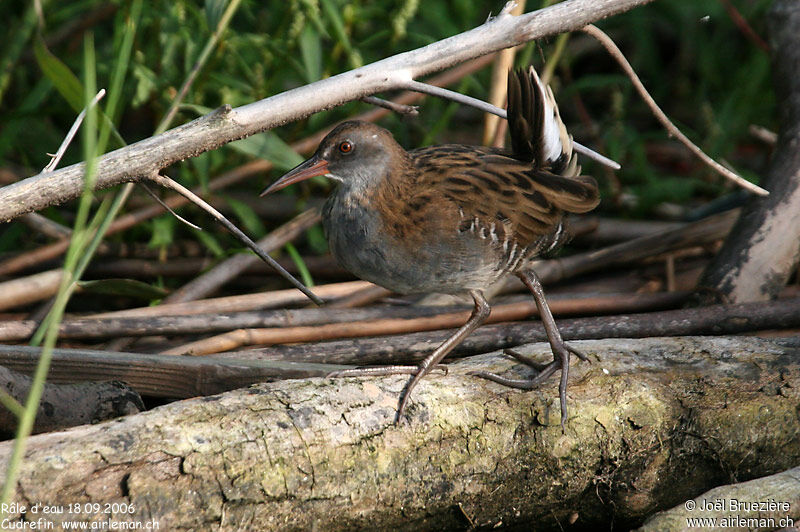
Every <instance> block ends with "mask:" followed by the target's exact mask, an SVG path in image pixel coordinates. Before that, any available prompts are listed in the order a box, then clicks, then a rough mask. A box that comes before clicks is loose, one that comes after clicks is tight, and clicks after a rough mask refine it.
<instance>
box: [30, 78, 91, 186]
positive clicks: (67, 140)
mask: <svg viewBox="0 0 800 532" xmlns="http://www.w3.org/2000/svg"><path fill="white" fill-rule="evenodd" d="M105 95H106V90H105V89H100V90H99V91H97V94H96V95H95V96H94V98H92V101H91V102H89V105H87V106H86V109H83V110H82V111H81V112H80V113H79V114H78V117H77V118H76V119H75V122H73V123H72V127H71V128H69V131H68V132H67V135H66V136H65V137H64V140H63V141H62V142H61V146H59V147H58V150H57V151H56V153H55V154H54V155H53V156H52V158H51V159H50V162H49V163H47V166H45V167H44V169H43V170H42V173H45V172H52V171H53V170H55V168H56V166H58V163H60V162H61V158H62V157H64V153H66V151H67V148H68V147H69V145H70V144H71V143H72V139H74V138H75V135H76V134H77V133H78V129H79V128H80V127H81V123H83V118H84V117H85V116H86V111H87V110H88V109H91V108H93V107H94V106H95V105H97V102H99V101H100V100H101V99H102V98H103V96H105Z"/></svg>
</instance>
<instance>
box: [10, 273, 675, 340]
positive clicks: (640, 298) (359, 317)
mask: <svg viewBox="0 0 800 532" xmlns="http://www.w3.org/2000/svg"><path fill="white" fill-rule="evenodd" d="M368 288H380V287H374V286H373V287H368ZM683 297H685V294H674V295H664V294H633V293H624V294H605V295H602V296H591V297H586V296H580V297H575V296H570V297H562V298H554V299H553V301H554V306H553V312H554V313H555V314H556V315H559V316H564V315H572V314H575V313H576V312H584V313H585V312H586V309H592V312H603V313H615V312H616V313H618V312H629V311H630V310H631V308H632V305H635V306H636V308H637V309H642V308H645V307H646V308H665V306H666V305H668V304H673V303H674V302H675V301H680V300H681V299H682V298H683ZM506 308H508V309H512V310H513V311H514V312H516V311H517V310H518V311H519V312H520V314H519V316H521V317H526V316H528V315H536V314H537V312H536V307H535V306H534V305H533V302H532V301H528V300H527V298H526V300H525V301H524V305H518V304H516V303H514V304H511V305H500V306H497V307H496V309H497V311H498V313H500V314H502V313H503V312H506V311H505V310H504V309H506ZM515 309H516V310H515ZM467 310H468V306H466V305H451V306H449V307H433V306H420V305H409V306H382V307H369V308H339V310H337V311H336V312H330V311H329V310H327V309H319V308H305V309H294V310H286V309H281V310H273V311H263V310H261V311H243V312H226V313H219V312H214V313H207V314H200V315H198V314H195V315H185V316H147V317H127V318H126V317H99V318H97V317H95V318H72V319H68V320H64V321H62V322H61V326H60V328H59V338H71V339H75V338H114V337H117V336H155V335H179V334H198V333H201V334H208V333H214V332H222V331H230V330H233V329H241V328H255V327H259V328H266V327H272V328H277V327H281V328H288V327H298V326H306V325H321V324H330V323H344V322H363V321H374V320H378V319H410V318H421V317H431V316H436V318H435V319H436V320H439V319H442V315H445V314H448V313H455V312H459V313H460V314H457V316H461V315H462V314H463V312H462V311H464V312H466V311H467ZM503 315H504V316H505V317H506V318H507V319H512V318H509V317H508V316H509V314H503ZM513 319H518V318H513ZM448 323H449V322H448ZM447 326H448V325H443V327H447ZM36 327H37V323H35V322H33V321H31V320H14V321H0V342H10V341H19V340H25V339H26V338H28V337H29V336H30V335H31V334H33V332H34V331H35V330H36ZM404 332H407V331H404ZM289 334H290V336H291V334H293V333H289Z"/></svg>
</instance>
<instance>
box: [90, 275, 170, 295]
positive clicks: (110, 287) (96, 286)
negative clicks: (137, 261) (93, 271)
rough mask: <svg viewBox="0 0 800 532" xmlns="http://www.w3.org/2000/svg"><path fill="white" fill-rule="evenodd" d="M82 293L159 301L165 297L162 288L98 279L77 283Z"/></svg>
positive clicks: (123, 280)
mask: <svg viewBox="0 0 800 532" xmlns="http://www.w3.org/2000/svg"><path fill="white" fill-rule="evenodd" d="M78 286H79V287H80V288H81V290H83V291H84V292H89V293H92V294H105V295H109V296H125V297H135V298H137V299H145V300H150V299H161V298H163V297H164V296H166V295H167V293H168V292H167V291H166V290H164V289H163V288H158V287H156V286H153V285H150V284H147V283H143V282H141V281H136V280H135V279H100V280H98V281H78Z"/></svg>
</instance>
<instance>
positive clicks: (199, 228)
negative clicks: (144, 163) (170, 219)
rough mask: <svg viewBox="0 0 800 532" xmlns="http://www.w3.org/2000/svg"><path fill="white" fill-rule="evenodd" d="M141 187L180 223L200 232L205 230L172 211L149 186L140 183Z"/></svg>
mask: <svg viewBox="0 0 800 532" xmlns="http://www.w3.org/2000/svg"><path fill="white" fill-rule="evenodd" d="M139 186H141V187H142V188H143V189H144V190H145V192H147V193H148V194H150V197H151V198H153V199H154V200H156V202H157V203H159V204H160V205H161V206H162V207H164V209H166V210H167V211H168V212H169V213H170V214H171V215H172V216H174V217H175V218H177V219H178V220H179V221H181V222H183V223H184V224H186V225H188V226H189V227H191V228H192V229H197V230H198V231H202V230H203V228H202V227H200V226H199V225H195V224H193V223H192V222H190V221H189V220H187V219H186V218H184V217H183V216H181V215H179V214H178V213H177V212H175V211H173V210H172V209H170V207H169V205H167V204H166V203H164V202H163V201H162V200H161V198H159V197H158V194H156V193H155V192H153V191H152V190H150V187H148V186H147V185H145V184H144V183H139Z"/></svg>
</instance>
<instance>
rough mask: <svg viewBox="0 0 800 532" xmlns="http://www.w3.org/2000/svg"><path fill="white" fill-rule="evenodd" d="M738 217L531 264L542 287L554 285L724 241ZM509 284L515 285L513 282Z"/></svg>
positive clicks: (734, 214)
mask: <svg viewBox="0 0 800 532" xmlns="http://www.w3.org/2000/svg"><path fill="white" fill-rule="evenodd" d="M738 216H739V209H733V210H730V211H727V212H723V213H721V214H715V215H713V216H709V217H708V218H703V219H702V220H699V221H697V222H692V223H690V224H687V225H686V226H684V227H679V228H676V229H670V230H668V231H663V232H659V233H655V234H651V235H646V236H643V237H640V238H637V239H635V240H631V241H629V242H623V243H621V244H616V245H613V246H609V247H607V248H603V249H600V250H597V251H588V252H585V253H577V254H575V255H570V256H568V257H564V258H559V259H550V260H543V261H537V262H536V263H534V269H535V270H536V273H537V274H538V275H539V278H540V279H541V280H542V282H543V283H555V282H557V281H561V280H563V279H566V278H569V277H574V276H576V275H580V274H582V273H587V272H589V271H593V270H596V269H597V268H599V267H608V266H614V265H620V264H628V263H630V262H633V261H637V260H641V259H644V258H647V257H650V256H652V255H656V254H658V253H665V252H667V251H671V250H675V249H679V248H682V247H686V246H698V245H705V244H709V243H711V242H714V241H716V240H719V239H721V238H724V237H725V235H727V234H728V233H729V232H730V230H731V227H733V224H734V222H736V219H737V218H738ZM512 281H516V279H514V280H512Z"/></svg>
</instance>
